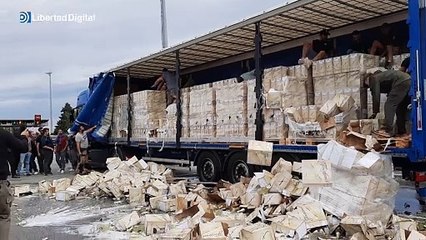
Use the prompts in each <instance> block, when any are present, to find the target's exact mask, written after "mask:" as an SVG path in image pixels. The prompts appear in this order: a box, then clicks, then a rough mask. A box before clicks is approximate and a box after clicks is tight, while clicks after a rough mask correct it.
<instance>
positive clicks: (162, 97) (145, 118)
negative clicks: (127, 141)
mask: <svg viewBox="0 0 426 240" xmlns="http://www.w3.org/2000/svg"><path fill="white" fill-rule="evenodd" d="M131 98H132V111H133V114H132V119H131V126H132V136H133V137H134V138H142V139H145V138H150V137H158V136H157V133H156V132H155V131H156V130H157V129H161V128H162V127H163V125H165V123H166V114H165V111H164V110H165V109H166V93H165V92H164V91H152V90H148V91H141V92H134V93H132V94H131Z"/></svg>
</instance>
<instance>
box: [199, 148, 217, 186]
mask: <svg viewBox="0 0 426 240" xmlns="http://www.w3.org/2000/svg"><path fill="white" fill-rule="evenodd" d="M197 160H198V164H197V173H198V177H199V178H200V181H202V182H216V181H218V180H219V179H220V168H221V167H220V160H219V157H218V156H217V155H216V154H214V153H212V152H201V153H200V154H199V155H198V157H197Z"/></svg>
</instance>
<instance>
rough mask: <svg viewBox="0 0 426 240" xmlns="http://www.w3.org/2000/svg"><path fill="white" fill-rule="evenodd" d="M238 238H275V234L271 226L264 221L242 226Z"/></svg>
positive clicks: (250, 239)
mask: <svg viewBox="0 0 426 240" xmlns="http://www.w3.org/2000/svg"><path fill="white" fill-rule="evenodd" d="M240 239H245V240H259V239H262V240H275V234H274V231H273V229H272V227H271V226H269V225H266V224H264V223H256V224H253V225H250V226H247V227H244V228H243V229H242V230H241V232H240Z"/></svg>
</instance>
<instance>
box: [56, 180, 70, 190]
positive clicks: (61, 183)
mask: <svg viewBox="0 0 426 240" xmlns="http://www.w3.org/2000/svg"><path fill="white" fill-rule="evenodd" d="M52 185H53V186H54V187H55V191H57V192H59V191H65V190H66V189H67V188H68V187H69V186H71V179H69V178H61V179H57V180H53V183H52Z"/></svg>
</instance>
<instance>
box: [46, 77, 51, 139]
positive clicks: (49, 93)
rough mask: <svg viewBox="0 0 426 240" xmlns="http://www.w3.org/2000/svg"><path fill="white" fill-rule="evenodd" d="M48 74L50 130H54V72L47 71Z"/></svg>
mask: <svg viewBox="0 0 426 240" xmlns="http://www.w3.org/2000/svg"><path fill="white" fill-rule="evenodd" d="M46 74H47V75H49V101H50V106H49V107H50V118H49V123H50V132H53V117H52V72H47V73H46Z"/></svg>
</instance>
